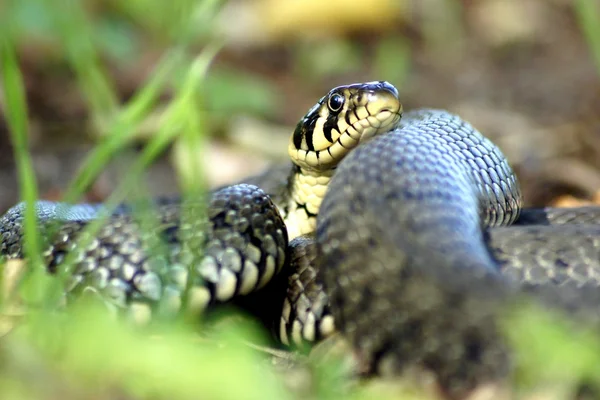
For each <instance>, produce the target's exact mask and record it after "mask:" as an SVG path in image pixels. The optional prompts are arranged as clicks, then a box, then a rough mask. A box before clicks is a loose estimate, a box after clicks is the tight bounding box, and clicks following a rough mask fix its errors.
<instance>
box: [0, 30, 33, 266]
mask: <svg viewBox="0 0 600 400" xmlns="http://www.w3.org/2000/svg"><path fill="white" fill-rule="evenodd" d="M0 59H1V66H2V68H1V71H0V72H1V75H2V87H3V88H4V99H5V114H6V119H7V122H8V126H9V131H10V137H11V141H12V144H13V149H14V155H15V160H16V163H17V171H18V175H19V185H20V192H21V198H22V199H23V200H24V201H25V203H26V204H27V207H26V208H25V211H24V223H23V224H24V241H25V242H24V247H25V254H26V255H27V257H28V258H29V262H30V265H31V266H32V267H33V268H30V270H32V271H40V272H42V271H44V267H43V265H44V264H43V262H42V257H41V250H40V249H41V243H40V238H39V237H38V234H37V218H36V209H35V202H36V200H37V198H38V190H37V181H36V177H35V172H34V170H33V163H32V160H31V156H30V154H29V144H28V134H29V127H28V120H27V118H28V117H27V104H26V100H25V90H24V87H23V78H22V76H21V71H20V70H19V65H18V62H17V57H16V54H15V51H14V48H13V46H12V43H11V41H10V39H9V37H8V35H3V36H2V37H1V38H0Z"/></svg>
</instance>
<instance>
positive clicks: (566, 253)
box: [490, 225, 600, 287]
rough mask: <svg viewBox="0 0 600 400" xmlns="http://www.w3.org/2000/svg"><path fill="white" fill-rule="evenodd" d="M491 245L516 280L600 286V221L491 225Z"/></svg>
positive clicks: (509, 273)
mask: <svg viewBox="0 0 600 400" xmlns="http://www.w3.org/2000/svg"><path fill="white" fill-rule="evenodd" d="M490 249H491V251H492V253H493V255H494V258H495V259H496V260H498V262H499V264H500V269H501V271H502V273H504V274H505V275H507V276H511V277H512V278H513V279H514V280H516V281H517V282H523V283H527V284H531V285H548V284H553V285H573V286H582V285H588V286H596V287H598V286H600V225H564V226H544V225H531V226H523V227H518V228H517V227H508V228H505V227H502V228H496V229H491V230H490Z"/></svg>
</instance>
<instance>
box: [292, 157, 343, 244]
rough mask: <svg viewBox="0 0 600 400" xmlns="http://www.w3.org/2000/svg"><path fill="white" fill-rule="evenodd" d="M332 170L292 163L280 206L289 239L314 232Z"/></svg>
mask: <svg viewBox="0 0 600 400" xmlns="http://www.w3.org/2000/svg"><path fill="white" fill-rule="evenodd" d="M334 171H335V169H330V170H327V171H312V170H309V169H305V168H301V167H299V166H297V165H294V167H293V169H292V171H291V173H290V176H289V179H288V196H287V201H286V202H285V203H284V204H282V207H281V208H282V210H281V211H282V214H283V219H284V221H285V225H286V227H287V230H288V237H289V239H290V240H292V239H294V238H296V237H298V236H301V235H305V234H307V233H311V232H314V230H315V228H316V226H317V214H318V213H319V207H321V203H322V201H323V197H324V196H325V192H326V190H327V185H328V184H329V181H330V180H331V177H332V176H333V173H334Z"/></svg>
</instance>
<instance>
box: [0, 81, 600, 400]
mask: <svg viewBox="0 0 600 400" xmlns="http://www.w3.org/2000/svg"><path fill="white" fill-rule="evenodd" d="M288 153H289V154H290V157H291V158H292V161H293V163H292V164H291V165H290V164H285V165H281V166H274V167H273V168H270V169H269V170H267V171H266V172H265V173H264V174H261V175H260V176H255V177H251V178H248V179H246V180H245V181H244V183H241V184H238V185H232V186H229V187H224V188H220V189H217V190H214V191H212V192H210V193H209V194H208V196H207V199H184V200H180V199H177V198H173V199H157V200H156V201H154V202H153V204H152V207H153V213H152V214H153V215H154V216H155V218H154V219H155V221H153V222H154V224H150V225H148V226H146V225H145V224H144V223H143V221H142V220H141V219H140V218H139V215H136V212H135V207H133V206H129V205H122V206H121V207H119V208H117V209H116V210H114V211H112V212H111V214H110V215H109V216H108V218H107V220H106V222H105V223H104V224H103V225H102V227H101V228H100V230H99V231H98V232H97V233H96V234H95V235H94V237H92V238H90V241H89V242H88V243H87V245H86V246H85V247H77V246H76V239H77V238H78V237H79V235H80V234H81V232H82V231H83V230H84V228H85V227H86V226H87V224H88V223H89V221H90V220H93V219H94V218H97V217H98V215H99V214H100V213H101V212H102V211H103V206H102V205H91V204H80V205H69V206H65V205H60V204H58V203H51V202H46V201H40V202H38V203H37V205H36V207H37V215H38V219H39V224H40V229H41V230H42V231H43V232H50V231H48V229H50V228H51V227H52V226H53V225H54V224H56V222H57V221H58V222H59V224H58V228H57V230H56V231H54V232H53V234H52V235H49V234H45V235H44V237H45V239H46V240H47V248H46V250H45V252H44V256H45V258H46V262H47V264H48V270H49V271H50V272H51V273H54V272H56V271H59V269H60V268H61V265H62V264H61V263H62V261H63V260H64V258H65V256H66V255H67V254H68V253H69V252H75V253H76V255H75V257H74V261H75V262H74V263H72V264H69V265H67V268H69V270H68V271H65V272H66V275H67V276H68V277H69V279H68V280H67V287H66V296H67V298H68V299H70V298H75V297H76V295H77V294H78V293H80V292H81V291H83V290H87V289H89V288H93V289H94V290H96V291H98V292H100V293H101V294H102V296H103V297H104V298H105V299H106V301H107V302H108V303H110V304H111V305H113V306H114V307H115V308H117V309H118V310H123V311H124V312H125V313H128V314H129V315H130V316H132V317H133V318H134V319H136V320H142V321H144V320H148V318H150V317H151V316H152V315H154V314H156V313H162V312H166V313H173V312H177V311H180V310H181V309H182V308H185V309H186V310H190V311H192V312H196V313H202V312H203V311H204V310H206V309H210V308H212V306H213V305H215V304H217V303H224V302H230V301H234V302H236V303H237V304H240V305H241V306H243V307H247V308H249V309H251V310H253V311H254V312H256V313H257V314H260V316H261V317H262V318H263V319H265V320H266V321H267V323H268V324H270V325H273V326H274V330H275V331H276V334H277V336H278V338H279V339H280V340H281V341H282V342H283V343H285V344H302V343H304V342H316V341H319V340H321V339H322V338H324V337H327V336H329V335H331V334H332V333H333V332H334V331H336V330H339V331H341V333H342V334H343V335H344V336H345V337H346V338H347V339H348V340H349V341H350V343H351V344H352V345H353V347H354V348H355V350H356V352H357V354H358V356H359V359H360V360H361V365H362V367H363V369H364V371H365V372H368V373H379V374H396V373H401V372H403V371H404V370H406V369H407V368H409V367H412V366H417V367H420V368H424V369H426V370H429V371H432V372H433V373H434V374H435V375H436V377H437V380H438V382H439V384H440V386H441V387H442V388H443V390H444V391H445V392H446V393H448V394H449V395H451V396H458V395H460V394H464V393H467V392H468V391H469V390H471V389H473V388H475V387H476V386H477V385H479V384H481V383H485V382H488V381H494V380H496V379H501V378H503V377H506V376H507V375H508V374H509V371H510V370H511V365H512V364H511V363H512V361H511V354H510V351H509V349H508V348H507V344H506V343H505V340H504V338H503V335H502V334H501V332H500V329H499V327H498V319H499V318H500V316H501V315H502V312H503V310H505V309H506V307H508V306H510V305H512V304H514V303H515V302H516V301H517V300H518V299H523V298H525V299H527V301H534V302H538V303H540V304H542V305H547V306H550V307H553V308H554V309H556V310H558V311H567V312H568V313H569V315H571V316H577V315H580V314H581V315H584V316H585V317H584V318H585V319H586V320H587V321H589V322H590V323H591V324H593V323H596V322H597V321H600V315H599V311H598V310H597V307H596V305H597V304H600V303H598V302H599V301H600V294H599V293H598V292H599V291H598V290H597V288H598V286H600V239H599V238H600V212H598V209H596V208H594V207H589V208H576V209H551V208H546V209H521V204H522V199H521V194H520V190H519V187H518V182H517V179H516V177H515V175H514V173H513V171H512V169H511V168H510V166H509V164H508V162H507V161H506V159H505V157H504V156H503V154H502V153H501V151H500V150H499V149H498V148H497V147H496V146H495V145H494V144H493V143H492V142H491V141H489V140H488V139H487V138H485V137H484V136H483V135H482V134H481V133H479V132H478V131H477V130H476V129H474V128H473V127H472V126H471V125H470V124H468V123H467V122H465V121H463V120H462V119H461V118H460V117H458V116H456V115H454V114H451V113H449V112H447V111H443V110H429V109H424V110H415V111H410V112H404V113H403V110H402V105H401V103H400V99H399V95H398V91H397V90H396V89H395V88H394V87H393V86H392V85H390V84H389V83H387V82H381V81H380V82H368V83H360V84H352V85H346V86H340V87H336V88H334V89H332V90H331V91H329V92H328V93H327V94H326V95H325V96H324V97H323V98H321V99H320V100H319V101H318V102H317V103H316V104H315V106H314V107H312V108H311V109H310V110H309V111H308V113H307V114H306V115H305V116H304V117H303V118H302V119H301V120H300V122H299V123H298V125H297V127H296V129H295V130H294V132H293V134H292V135H291V137H290V142H289V148H288ZM23 209H24V205H23V204H20V205H17V206H15V207H13V208H12V209H11V210H9V211H8V212H7V213H6V214H5V215H4V216H3V217H2V219H0V235H1V236H0V239H1V246H0V250H1V253H2V254H3V255H4V256H5V257H6V258H22V257H24V256H25V255H24V254H23V247H22V236H23V229H22V219H23Z"/></svg>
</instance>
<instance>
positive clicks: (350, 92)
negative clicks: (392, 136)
mask: <svg viewBox="0 0 600 400" xmlns="http://www.w3.org/2000/svg"><path fill="white" fill-rule="evenodd" d="M401 117H402V103H401V102H400V99H399V95H398V90H397V89H396V88H395V87H394V86H393V85H391V84H389V83H387V82H384V81H377V82H368V83H361V84H352V85H347V86H340V87H337V88H334V89H332V90H331V91H330V92H329V93H328V94H327V95H326V96H324V97H323V98H321V100H319V102H318V103H317V104H316V105H315V106H313V107H312V108H311V109H310V110H309V112H308V114H306V115H305V116H304V118H303V119H302V120H301V121H300V122H299V123H298V125H297V126H296V130H295V131H294V133H293V134H292V136H291V138H290V144H289V146H288V153H289V155H290V157H291V158H292V161H293V162H294V163H295V164H296V165H298V166H299V167H301V168H304V169H308V170H313V171H327V170H329V169H332V168H334V167H335V166H336V165H337V164H338V163H339V162H340V161H341V160H342V159H343V158H344V157H345V156H346V154H347V153H348V152H349V151H350V150H352V149H353V148H355V147H356V146H358V144H359V143H361V142H365V141H367V140H369V139H371V138H373V137H375V136H377V135H379V134H382V133H385V132H388V131H391V130H393V129H395V128H396V127H397V126H398V125H399V123H400V119H401Z"/></svg>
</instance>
